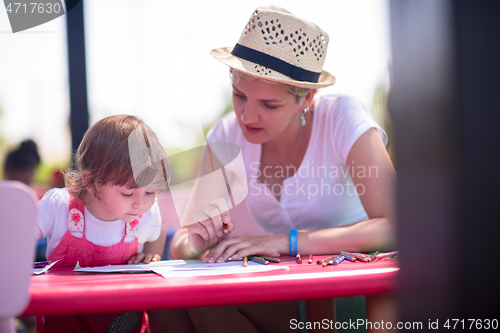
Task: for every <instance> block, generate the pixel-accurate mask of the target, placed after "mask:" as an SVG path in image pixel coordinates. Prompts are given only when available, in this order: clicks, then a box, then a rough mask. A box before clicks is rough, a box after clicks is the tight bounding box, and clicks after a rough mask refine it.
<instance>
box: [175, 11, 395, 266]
mask: <svg viewBox="0 0 500 333" xmlns="http://www.w3.org/2000/svg"><path fill="white" fill-rule="evenodd" d="M327 45H328V35H327V34H326V33H325V32H324V31H323V30H321V29H320V28H319V27H317V26H316V25H314V24H312V23H310V22H307V21H304V20H301V19H299V18H297V17H295V16H293V15H291V14H290V13H288V12H286V11H285V10H283V9H281V8H278V7H266V8H259V9H257V10H256V11H255V12H254V13H253V14H252V17H251V18H250V21H249V23H248V24H247V26H246V28H245V30H244V31H243V34H242V35H241V38H240V41H239V42H238V44H236V46H235V48H233V49H232V51H231V48H221V49H215V50H213V51H212V52H211V54H212V55H213V56H214V57H215V58H217V59H218V60H220V61H222V62H223V63H226V64H227V65H229V66H230V67H231V73H232V75H231V76H232V86H233V106H234V113H230V114H228V115H226V116H225V117H224V118H223V119H221V120H220V121H219V122H218V123H217V124H216V125H215V127H214V128H213V129H212V130H211V131H210V133H209V134H208V137H207V141H208V142H209V143H210V142H233V143H236V144H237V145H239V146H240V148H241V151H242V154H243V159H244V161H245V168H246V173H247V175H248V188H249V191H248V192H249V193H248V196H247V202H248V208H249V211H250V213H251V214H252V216H253V217H254V219H255V220H256V221H257V223H259V224H260V225H261V226H262V228H263V229H264V230H265V231H267V232H269V233H270V234H271V235H269V236H259V237H234V238H230V239H226V237H227V235H226V234H225V233H223V224H224V223H223V221H224V219H225V220H226V221H229V219H228V217H229V213H228V212H227V207H226V205H225V202H222V200H219V201H214V202H213V204H212V206H213V207H211V208H212V211H211V212H210V213H205V214H203V213H201V214H200V211H198V212H197V214H192V215H190V216H187V217H186V218H187V219H190V220H189V221H188V222H187V223H186V224H187V227H183V228H180V229H179V231H178V232H177V233H176V235H175V238H174V242H173V246H172V248H171V252H172V255H173V256H174V257H184V258H185V257H186V256H193V253H197V254H198V255H199V254H200V253H205V252H206V250H209V251H208V253H207V255H206V256H205V259H204V260H205V261H206V262H215V261H217V262H222V261H226V260H228V259H229V258H233V259H238V258H241V257H243V256H248V255H252V254H261V255H268V256H280V255H288V254H290V253H289V251H290V230H293V229H299V230H298V233H297V244H298V245H297V248H296V249H292V251H295V250H297V251H298V252H300V253H302V254H318V255H319V254H329V253H338V252H340V251H342V250H344V251H370V250H374V249H380V248H381V247H386V246H387V245H389V244H391V241H392V235H393V226H392V222H391V218H390V214H391V211H392V201H393V183H394V179H395V171H394V167H393V165H392V163H391V160H390V158H389V156H388V154H387V152H386V150H385V142H386V140H387V136H386V134H385V132H384V131H383V130H382V129H381V128H380V126H379V125H377V124H376V123H375V122H374V121H373V119H372V117H371V116H370V114H369V113H368V112H367V110H366V109H365V108H364V107H363V106H362V105H361V104H360V103H359V102H357V101H356V100H354V99H352V98H350V97H347V96H339V95H332V96H319V95H318V94H317V93H316V89H317V88H322V87H326V86H329V85H332V84H334V83H335V77H334V76H332V75H330V74H329V73H327V72H326V71H322V66H323V62H324V59H325V55H326V47H327ZM248 59H250V60H248ZM280 70H281V71H283V72H285V73H287V74H289V75H292V76H293V77H295V78H293V77H290V76H287V75H284V74H282V73H280V72H279V71H280ZM214 209H216V210H218V211H219V212H220V213H219V214H213V210H214ZM204 211H205V212H207V211H208V210H207V209H206V207H205V208H204ZM210 216H212V218H211V217H210ZM227 226H228V229H229V230H230V231H231V230H232V228H233V225H232V222H228V223H227ZM292 237H293V235H292Z"/></svg>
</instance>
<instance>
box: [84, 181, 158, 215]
mask: <svg viewBox="0 0 500 333" xmlns="http://www.w3.org/2000/svg"><path fill="white" fill-rule="evenodd" d="M96 189H97V192H98V193H97V196H98V198H99V200H97V199H94V200H89V201H87V202H90V203H89V204H87V209H88V210H89V211H90V212H91V213H92V215H94V216H95V217H97V218H99V219H101V220H104V221H114V220H117V219H120V220H122V221H124V222H130V221H133V220H135V219H136V218H137V217H138V216H139V215H141V214H144V213H145V212H147V211H148V210H149V209H150V208H151V207H152V206H153V204H154V202H155V198H156V192H155V190H154V189H146V188H134V189H130V188H129V187H128V185H124V186H120V185H111V184H106V185H101V184H96ZM90 195H91V194H90ZM91 196H93V195H91Z"/></svg>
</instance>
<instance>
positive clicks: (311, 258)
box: [307, 254, 313, 264]
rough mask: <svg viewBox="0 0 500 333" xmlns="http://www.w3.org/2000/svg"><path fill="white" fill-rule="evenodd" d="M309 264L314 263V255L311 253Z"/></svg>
mask: <svg viewBox="0 0 500 333" xmlns="http://www.w3.org/2000/svg"><path fill="white" fill-rule="evenodd" d="M307 262H308V263H309V264H312V263H313V255H312V254H310V255H309V260H308V261H307Z"/></svg>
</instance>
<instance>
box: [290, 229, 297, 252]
mask: <svg viewBox="0 0 500 333" xmlns="http://www.w3.org/2000/svg"><path fill="white" fill-rule="evenodd" d="M289 253H290V257H295V256H296V255H297V229H290V250H289Z"/></svg>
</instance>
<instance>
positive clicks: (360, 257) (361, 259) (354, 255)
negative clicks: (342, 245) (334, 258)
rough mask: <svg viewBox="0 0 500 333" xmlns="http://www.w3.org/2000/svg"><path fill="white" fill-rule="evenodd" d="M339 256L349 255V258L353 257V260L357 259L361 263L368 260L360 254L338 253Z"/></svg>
mask: <svg viewBox="0 0 500 333" xmlns="http://www.w3.org/2000/svg"><path fill="white" fill-rule="evenodd" d="M340 254H347V255H349V256H351V257H354V258H356V259H358V260H359V261H361V262H368V259H367V258H366V256H365V255H364V254H361V253H352V252H345V251H340Z"/></svg>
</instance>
